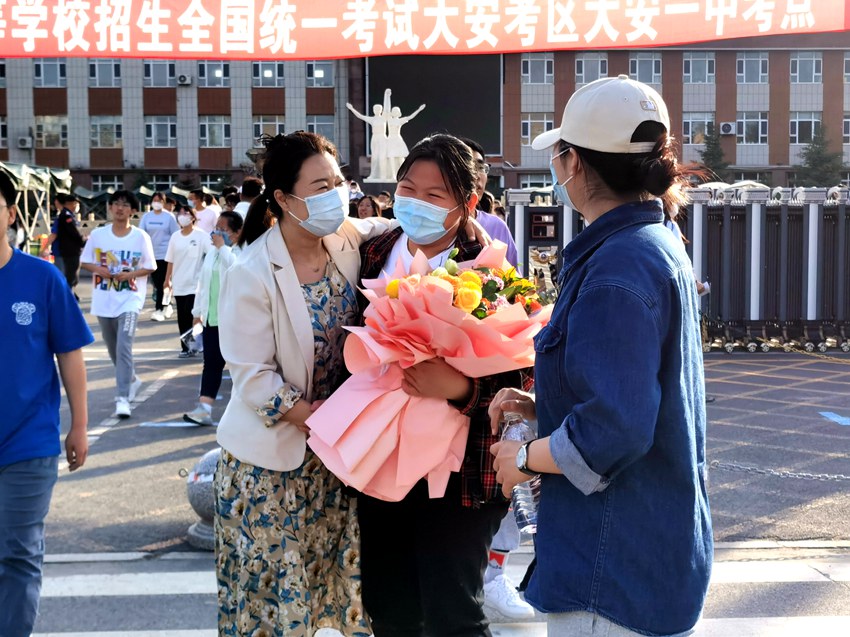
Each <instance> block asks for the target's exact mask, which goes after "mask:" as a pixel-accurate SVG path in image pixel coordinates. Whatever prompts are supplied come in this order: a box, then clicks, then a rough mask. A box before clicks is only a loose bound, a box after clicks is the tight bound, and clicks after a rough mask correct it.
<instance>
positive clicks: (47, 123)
mask: <svg viewBox="0 0 850 637" xmlns="http://www.w3.org/2000/svg"><path fill="white" fill-rule="evenodd" d="M35 146H36V148H68V116H67V115H37V116H36V118H35Z"/></svg>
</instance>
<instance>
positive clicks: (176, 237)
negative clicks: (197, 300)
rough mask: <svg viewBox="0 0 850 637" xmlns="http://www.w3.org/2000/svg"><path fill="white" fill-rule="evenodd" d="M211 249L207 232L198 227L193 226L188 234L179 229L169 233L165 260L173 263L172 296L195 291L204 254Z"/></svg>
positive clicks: (210, 241) (184, 294)
mask: <svg viewBox="0 0 850 637" xmlns="http://www.w3.org/2000/svg"><path fill="white" fill-rule="evenodd" d="M211 249H212V240H211V239H210V235H209V233H208V232H204V231H203V230H200V229H199V228H193V229H192V232H190V233H189V234H188V235H184V234H183V233H182V232H179V231H178V232H175V233H174V234H173V235H171V239H170V240H169V242H168V251H167V252H166V253H165V260H166V261H168V262H169V263H172V264H174V265H173V266H172V268H171V290H172V294H174V296H186V295H188V294H194V293H195V291H196V290H197V288H198V277H199V275H200V273H201V266H202V265H203V264H204V255H206V253H207V252H208V251H209V250H211Z"/></svg>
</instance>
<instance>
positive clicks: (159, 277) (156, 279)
mask: <svg viewBox="0 0 850 637" xmlns="http://www.w3.org/2000/svg"><path fill="white" fill-rule="evenodd" d="M167 270H168V261H166V260H165V259H157V260H156V270H154V271H153V273H152V274H151V283H153V295H154V300H155V301H156V309H157V310H161V309H162V308H163V307H164V306H163V304H162V297H163V294H164V292H163V286H164V285H165V273H166V271H167ZM190 309H191V308H190ZM184 331H185V330H184ZM182 333H183V332H181V334H182Z"/></svg>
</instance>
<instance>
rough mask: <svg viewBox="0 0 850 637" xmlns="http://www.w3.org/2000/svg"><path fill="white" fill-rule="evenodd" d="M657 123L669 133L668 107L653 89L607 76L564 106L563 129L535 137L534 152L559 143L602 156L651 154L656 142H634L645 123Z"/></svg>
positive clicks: (577, 94)
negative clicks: (611, 154) (633, 136)
mask: <svg viewBox="0 0 850 637" xmlns="http://www.w3.org/2000/svg"><path fill="white" fill-rule="evenodd" d="M647 121H649V122H658V123H660V124H662V125H663V126H664V128H665V129H666V130H667V131H668V132H669V131H670V116H669V115H668V114H667V105H666V104H664V100H663V99H661V96H660V95H659V94H658V92H657V91H656V90H655V89H653V88H652V87H651V86H647V85H646V84H643V83H641V82H636V81H635V80H632V79H629V76H628V75H619V76H617V77H606V78H602V79H601V80H596V81H595V82H591V83H590V84H586V85H585V86H582V87H581V88H580V89H579V90H577V91H576V92H575V93H573V96H572V97H571V98H570V100H569V101H568V102H567V105H566V106H565V107H564V116H563V117H562V118H561V127H560V128H553V129H552V130H549V131H546V132H545V133H542V134H540V135H538V136H537V137H535V138H534V141H532V142H531V147H532V148H533V149H535V150H542V149H544V148H549V147H550V146H552V145H553V144H555V143H557V142H558V140H561V139H563V140H564V141H565V142H567V143H569V144H572V145H573V146H578V147H580V148H587V149H588V150H595V151H598V152H601V153H648V152H650V151H651V150H652V149H653V148H654V147H655V143H654V142H632V135H633V134H634V132H635V130H636V129H637V127H638V126H640V125H641V124H642V123H643V122H647Z"/></svg>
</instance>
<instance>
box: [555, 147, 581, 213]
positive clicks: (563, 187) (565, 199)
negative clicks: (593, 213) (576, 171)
mask: <svg viewBox="0 0 850 637" xmlns="http://www.w3.org/2000/svg"><path fill="white" fill-rule="evenodd" d="M569 151H570V149H569V148H567V149H566V150H565V151H563V152H560V153H558V154H557V155H555V157H552V159H550V160H549V172H550V173H552V184H553V185H552V192H553V193H554V195H555V199H556V200H557V201H560V202H561V203H562V204H564V205H565V206H566V207H567V208H570V209H572V210H577V208H576V207H575V204H573V201H572V199H570V193H568V192H567V184H568V183H570V181H571V180H572V178H573V177H575V175H571V176H569V177H567V178H566V179H565V180H564V183H559V182H558V175H557V174H556V173H555V165H554V164H553V163H552V162H554V161H555V158H556V157H560V156H561V155H563V154H564V153H568V152H569Z"/></svg>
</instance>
